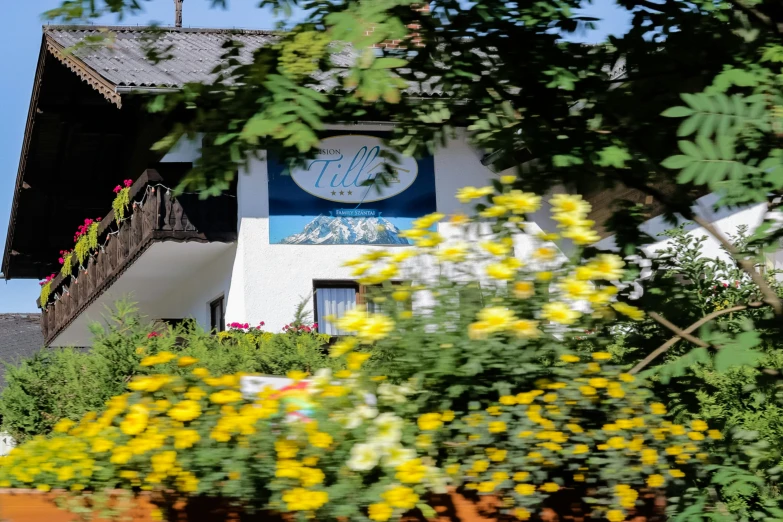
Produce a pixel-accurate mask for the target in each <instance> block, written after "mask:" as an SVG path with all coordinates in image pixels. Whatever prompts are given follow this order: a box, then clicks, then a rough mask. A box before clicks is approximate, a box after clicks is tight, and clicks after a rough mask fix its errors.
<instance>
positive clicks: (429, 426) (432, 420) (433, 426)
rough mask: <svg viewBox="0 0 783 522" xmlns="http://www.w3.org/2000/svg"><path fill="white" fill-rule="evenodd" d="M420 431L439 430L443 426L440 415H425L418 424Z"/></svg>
mask: <svg viewBox="0 0 783 522" xmlns="http://www.w3.org/2000/svg"><path fill="white" fill-rule="evenodd" d="M417 424H418V425H419V429H421V430H424V431H432V430H437V429H438V428H440V427H441V426H442V425H443V422H442V418H441V415H440V413H425V414H423V415H421V416H420V417H419V420H418V422H417Z"/></svg>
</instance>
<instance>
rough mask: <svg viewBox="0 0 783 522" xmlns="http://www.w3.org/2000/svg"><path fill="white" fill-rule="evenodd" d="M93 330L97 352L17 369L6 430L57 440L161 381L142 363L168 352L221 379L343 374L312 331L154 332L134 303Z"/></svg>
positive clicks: (44, 356) (3, 398)
mask: <svg viewBox="0 0 783 522" xmlns="http://www.w3.org/2000/svg"><path fill="white" fill-rule="evenodd" d="M90 330H91V332H92V334H93V344H92V349H91V350H90V351H82V350H77V349H73V348H65V349H43V350H41V351H40V352H39V353H37V354H36V355H35V356H34V357H33V358H31V359H28V360H25V361H22V362H20V363H19V364H18V365H16V366H9V368H8V370H7V373H6V381H7V385H6V388H5V389H4V390H3V392H2V394H0V416H1V417H2V427H1V429H2V430H4V431H7V432H8V433H10V434H11V436H13V437H14V438H15V439H16V440H17V441H19V442H23V441H25V440H27V439H29V438H30V437H32V436H35V435H45V434H48V433H50V432H51V430H52V427H53V426H54V425H55V424H56V423H57V421H59V420H60V419H62V418H68V419H72V420H76V419H79V418H81V417H82V416H83V415H84V414H85V413H86V412H88V411H98V412H100V411H102V410H103V409H104V404H105V402H106V400H108V399H109V398H110V397H112V396H115V395H119V394H122V393H123V392H124V391H126V389H127V383H128V382H129V381H130V380H131V379H132V378H133V377H134V376H136V375H147V374H151V373H155V372H156V369H155V367H143V366H141V365H140V364H139V363H140V361H141V359H142V358H143V357H145V356H147V355H154V354H156V353H159V352H162V351H169V352H173V353H176V354H177V355H189V356H192V357H195V358H197V359H198V360H199V366H201V367H204V368H206V369H208V370H209V371H210V372H211V373H212V374H215V375H224V374H235V373H254V374H263V375H285V374H287V373H288V372H290V371H293V370H301V371H305V372H313V371H314V370H315V369H317V368H333V369H337V366H338V364H339V363H337V362H336V360H335V359H332V358H330V357H329V356H328V355H327V353H326V345H327V343H328V341H329V336H328V335H323V334H318V333H314V332H308V331H306V330H305V329H290V330H288V331H287V332H285V333H278V334H275V333H270V332H263V331H261V330H257V329H233V330H230V331H228V332H221V333H220V334H218V335H217V336H215V335H212V334H210V333H208V332H205V331H204V330H203V329H202V328H201V327H200V326H198V324H197V323H195V322H193V321H186V322H185V323H183V324H181V325H177V326H175V327H161V326H160V325H153V324H150V323H148V322H145V321H144V320H143V319H142V318H141V317H140V316H139V314H138V310H137V309H136V307H135V306H134V305H132V304H129V303H126V302H120V303H117V305H116V306H115V309H114V310H113V311H112V313H111V315H110V317H109V318H108V320H107V324H106V325H102V324H99V323H95V324H93V325H91V326H90ZM178 371H180V372H182V373H186V372H187V371H188V369H187V368H183V369H181V370H178Z"/></svg>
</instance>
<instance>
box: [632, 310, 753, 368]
mask: <svg viewBox="0 0 783 522" xmlns="http://www.w3.org/2000/svg"><path fill="white" fill-rule="evenodd" d="M764 304H765V303H759V302H753V303H748V304H746V305H737V306H732V307H731V308H726V309H725V310H717V311H715V312H712V313H711V314H707V315H705V316H704V317H702V318H701V319H699V320H698V321H696V322H695V323H693V324H692V325H690V326H689V327H688V328H686V329H685V330H681V331H680V333H678V334H677V335H675V336H674V337H672V338H671V339H669V340H668V341H666V342H665V343H663V344H662V345H661V346H659V347H658V348H656V349H655V350H653V351H652V352H651V353H650V355H648V356H647V357H645V358H644V359H642V360H641V361H640V362H639V363H638V364H637V365H636V366H634V367H633V368H632V369H631V370H630V371H629V372H628V373H630V374H631V375H633V374H635V373H639V372H640V371H642V370H643V369H644V368H645V367H647V366H648V365H649V364H650V363H651V362H653V361H654V360H655V359H657V358H658V356H660V355H662V354H664V353H665V352H666V350H668V349H669V348H671V347H672V346H674V345H675V344H677V342H678V341H679V340H680V339H683V337H682V335H681V334H686V335H687V334H690V333H692V332H694V331H696V330H697V329H698V328H699V327H701V325H703V324H706V323H708V322H710V321H712V320H713V319H715V318H716V317H720V316H721V315H726V314H730V313H732V312H740V311H742V310H747V309H748V308H759V307H761V306H764ZM651 313H653V314H654V313H655V312H651ZM648 315H649V313H648ZM656 315H657V314H656ZM659 317H660V316H659ZM667 328H668V327H667ZM675 328H676V327H675ZM691 342H693V341H691ZM699 343H704V341H701V340H700V339H699ZM699 343H696V344H699ZM704 344H706V343H704ZM700 346H701V344H700Z"/></svg>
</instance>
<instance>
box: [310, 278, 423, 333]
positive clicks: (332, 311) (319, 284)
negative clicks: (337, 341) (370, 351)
mask: <svg viewBox="0 0 783 522" xmlns="http://www.w3.org/2000/svg"><path fill="white" fill-rule="evenodd" d="M392 284H394V285H399V284H402V283H401V282H398V281H395V282H392ZM372 289H373V287H372V286H364V285H360V284H359V283H357V282H355V281H314V282H313V293H314V294H315V313H314V314H313V315H314V317H315V322H316V323H318V333H325V334H329V335H346V333H347V332H343V331H341V330H339V329H338V328H336V327H335V326H334V325H333V324H332V323H330V322H329V321H327V320H326V319H324V318H325V317H329V316H334V317H337V318H340V317H342V316H343V315H345V312H347V311H348V310H351V309H353V308H355V307H356V305H361V306H366V307H367V311H368V312H370V313H375V312H380V311H381V307H380V306H379V305H378V304H377V303H374V302H373V301H372V299H369V296H368V294H371V293H372ZM404 306H405V307H406V309H411V303H410V301H408V302H407V303H405V304H404Z"/></svg>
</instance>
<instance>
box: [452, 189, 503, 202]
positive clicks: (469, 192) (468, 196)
mask: <svg viewBox="0 0 783 522" xmlns="http://www.w3.org/2000/svg"><path fill="white" fill-rule="evenodd" d="M493 192H495V190H494V189H493V188H492V187H481V188H476V187H462V188H461V189H459V190H458V191H457V200H458V201H459V202H460V203H469V202H470V201H472V200H474V199H479V198H482V197H484V196H488V195H490V194H492V193H493Z"/></svg>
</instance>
